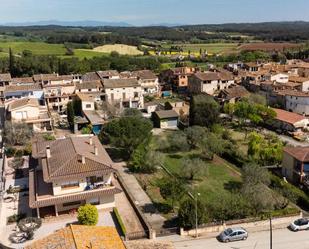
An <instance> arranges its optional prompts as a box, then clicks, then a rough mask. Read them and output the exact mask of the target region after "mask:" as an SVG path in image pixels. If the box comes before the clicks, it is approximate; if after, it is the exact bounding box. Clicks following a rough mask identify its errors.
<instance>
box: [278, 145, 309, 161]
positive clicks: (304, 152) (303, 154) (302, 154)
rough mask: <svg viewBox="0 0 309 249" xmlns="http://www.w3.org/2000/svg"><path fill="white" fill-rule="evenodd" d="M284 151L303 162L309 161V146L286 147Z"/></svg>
mask: <svg viewBox="0 0 309 249" xmlns="http://www.w3.org/2000/svg"><path fill="white" fill-rule="evenodd" d="M284 152H285V153H287V154H289V155H291V156H292V157H294V158H296V159H297V160H299V161H301V162H309V147H285V148H284Z"/></svg>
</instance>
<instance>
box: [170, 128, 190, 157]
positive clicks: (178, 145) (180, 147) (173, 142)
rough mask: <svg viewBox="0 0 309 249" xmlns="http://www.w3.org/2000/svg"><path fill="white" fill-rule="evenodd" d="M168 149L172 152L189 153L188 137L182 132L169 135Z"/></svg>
mask: <svg viewBox="0 0 309 249" xmlns="http://www.w3.org/2000/svg"><path fill="white" fill-rule="evenodd" d="M166 142H167V145H168V147H167V149H168V150H169V151H170V152H179V151H188V150H189V144H188V142H187V137H186V135H185V133H184V132H182V131H174V132H171V133H169V134H168V135H167V141H166Z"/></svg>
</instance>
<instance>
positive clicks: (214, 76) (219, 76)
mask: <svg viewBox="0 0 309 249" xmlns="http://www.w3.org/2000/svg"><path fill="white" fill-rule="evenodd" d="M195 77H197V78H198V79H200V80H202V81H214V80H233V78H234V77H233V75H232V74H231V73H229V72H197V73H196V74H195Z"/></svg>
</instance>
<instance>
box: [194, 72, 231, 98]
mask: <svg viewBox="0 0 309 249" xmlns="http://www.w3.org/2000/svg"><path fill="white" fill-rule="evenodd" d="M234 83H235V82H234V78H233V75H232V74H231V73H228V72H198V73H196V74H193V75H192V76H190V77H189V85H188V90H189V92H191V93H207V94H210V95H214V94H215V93H216V92H218V91H220V90H222V89H227V88H228V87H229V86H231V85H233V84H234Z"/></svg>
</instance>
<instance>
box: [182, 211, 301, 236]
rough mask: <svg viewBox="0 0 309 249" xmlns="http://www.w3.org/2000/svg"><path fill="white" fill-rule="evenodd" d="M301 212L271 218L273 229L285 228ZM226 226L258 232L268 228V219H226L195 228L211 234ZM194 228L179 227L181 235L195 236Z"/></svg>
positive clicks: (222, 229) (198, 231) (203, 233)
mask: <svg viewBox="0 0 309 249" xmlns="http://www.w3.org/2000/svg"><path fill="white" fill-rule="evenodd" d="M301 217H302V213H300V214H298V215H289V216H283V217H278V218H273V219H272V227H273V229H281V228H286V227H287V226H288V225H289V224H290V223H291V222H292V221H294V220H295V219H298V218H301ZM227 227H242V228H244V229H246V230H247V231H248V232H260V231H267V230H269V220H254V219H244V220H234V221H227V222H224V223H223V224H208V225H207V224H206V225H205V226H202V227H200V228H198V229H197V233H198V234H202V235H212V233H216V235H218V233H220V232H222V231H224V230H225V229H226V228H227ZM195 233H196V230H195V229H191V230H187V231H186V230H184V229H183V228H181V229H180V235H181V236H195ZM216 235H214V236H216Z"/></svg>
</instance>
